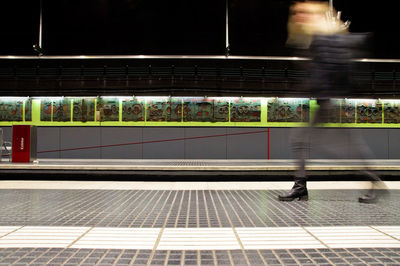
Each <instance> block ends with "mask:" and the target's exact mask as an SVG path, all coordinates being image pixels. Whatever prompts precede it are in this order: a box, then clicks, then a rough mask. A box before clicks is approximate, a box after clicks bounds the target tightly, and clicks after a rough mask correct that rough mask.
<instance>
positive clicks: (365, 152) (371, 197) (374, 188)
mask: <svg viewBox="0 0 400 266" xmlns="http://www.w3.org/2000/svg"><path fill="white" fill-rule="evenodd" d="M347 132H348V134H349V136H350V141H351V148H352V150H353V152H355V155H356V157H357V158H358V159H361V160H362V166H363V170H361V173H362V174H363V175H364V176H365V177H366V179H367V180H368V181H370V182H371V187H370V189H369V190H368V192H367V194H365V195H364V196H362V197H359V198H358V201H359V202H361V203H375V202H377V201H378V199H379V197H380V196H382V195H387V194H388V193H389V191H388V188H387V186H386V185H385V183H384V182H383V181H382V179H381V178H380V177H379V176H378V175H377V174H376V173H374V172H373V171H371V170H369V169H368V161H366V159H372V158H373V157H374V156H373V154H372V151H371V150H370V148H369V147H368V144H367V143H366V142H365V140H364V138H363V136H362V135H361V134H356V133H355V131H354V130H351V129H350V130H348V131H347Z"/></svg>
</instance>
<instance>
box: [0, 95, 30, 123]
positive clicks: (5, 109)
mask: <svg viewBox="0 0 400 266" xmlns="http://www.w3.org/2000/svg"><path fill="white" fill-rule="evenodd" d="M23 104H24V99H16V98H6V99H4V100H0V121H22V120H23Z"/></svg>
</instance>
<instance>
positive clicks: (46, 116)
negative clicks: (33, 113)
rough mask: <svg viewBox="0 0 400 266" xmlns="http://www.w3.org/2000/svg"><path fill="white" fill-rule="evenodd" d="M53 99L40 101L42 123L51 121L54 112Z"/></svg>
mask: <svg viewBox="0 0 400 266" xmlns="http://www.w3.org/2000/svg"><path fill="white" fill-rule="evenodd" d="M52 103H53V101H52V99H50V98H49V99H41V100H40V121H51V114H52V113H53V112H54V110H53V111H52V110H51V109H52V108H53V104H52Z"/></svg>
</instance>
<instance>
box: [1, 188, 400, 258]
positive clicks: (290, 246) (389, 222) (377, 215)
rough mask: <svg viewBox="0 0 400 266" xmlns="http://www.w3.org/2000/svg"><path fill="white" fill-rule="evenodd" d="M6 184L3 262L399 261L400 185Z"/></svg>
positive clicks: (3, 189) (2, 199)
mask: <svg viewBox="0 0 400 266" xmlns="http://www.w3.org/2000/svg"><path fill="white" fill-rule="evenodd" d="M385 184H386V185H387V186H388V187H389V191H390V194H389V196H388V197H385V198H381V199H380V200H379V201H378V202H377V203H375V204H365V203H359V202H358V200H357V198H358V197H359V196H360V195H362V194H363V193H365V192H366V190H367V189H368V188H369V185H370V184H369V183H368V182H356V181H347V182H339V181H334V182H327V181H320V182H309V183H308V188H309V194H310V197H309V200H308V201H293V202H280V201H278V200H277V196H278V195H279V194H280V193H283V192H286V191H287V190H289V189H290V187H291V186H292V182H114V181H106V182H100V181H68V180H59V181H57V180H53V181H32V180H31V181H27V180H2V181H0V202H1V204H0V265H399V264H400V182H399V181H388V182H385Z"/></svg>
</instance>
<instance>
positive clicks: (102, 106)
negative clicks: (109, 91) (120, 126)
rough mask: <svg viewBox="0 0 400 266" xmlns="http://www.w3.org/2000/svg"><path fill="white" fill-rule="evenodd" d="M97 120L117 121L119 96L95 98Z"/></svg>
mask: <svg viewBox="0 0 400 266" xmlns="http://www.w3.org/2000/svg"><path fill="white" fill-rule="evenodd" d="M96 112H98V114H99V115H100V117H98V118H96V120H97V119H99V121H101V122H103V121H119V98H109V97H107V98H100V97H99V98H97V109H96Z"/></svg>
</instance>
